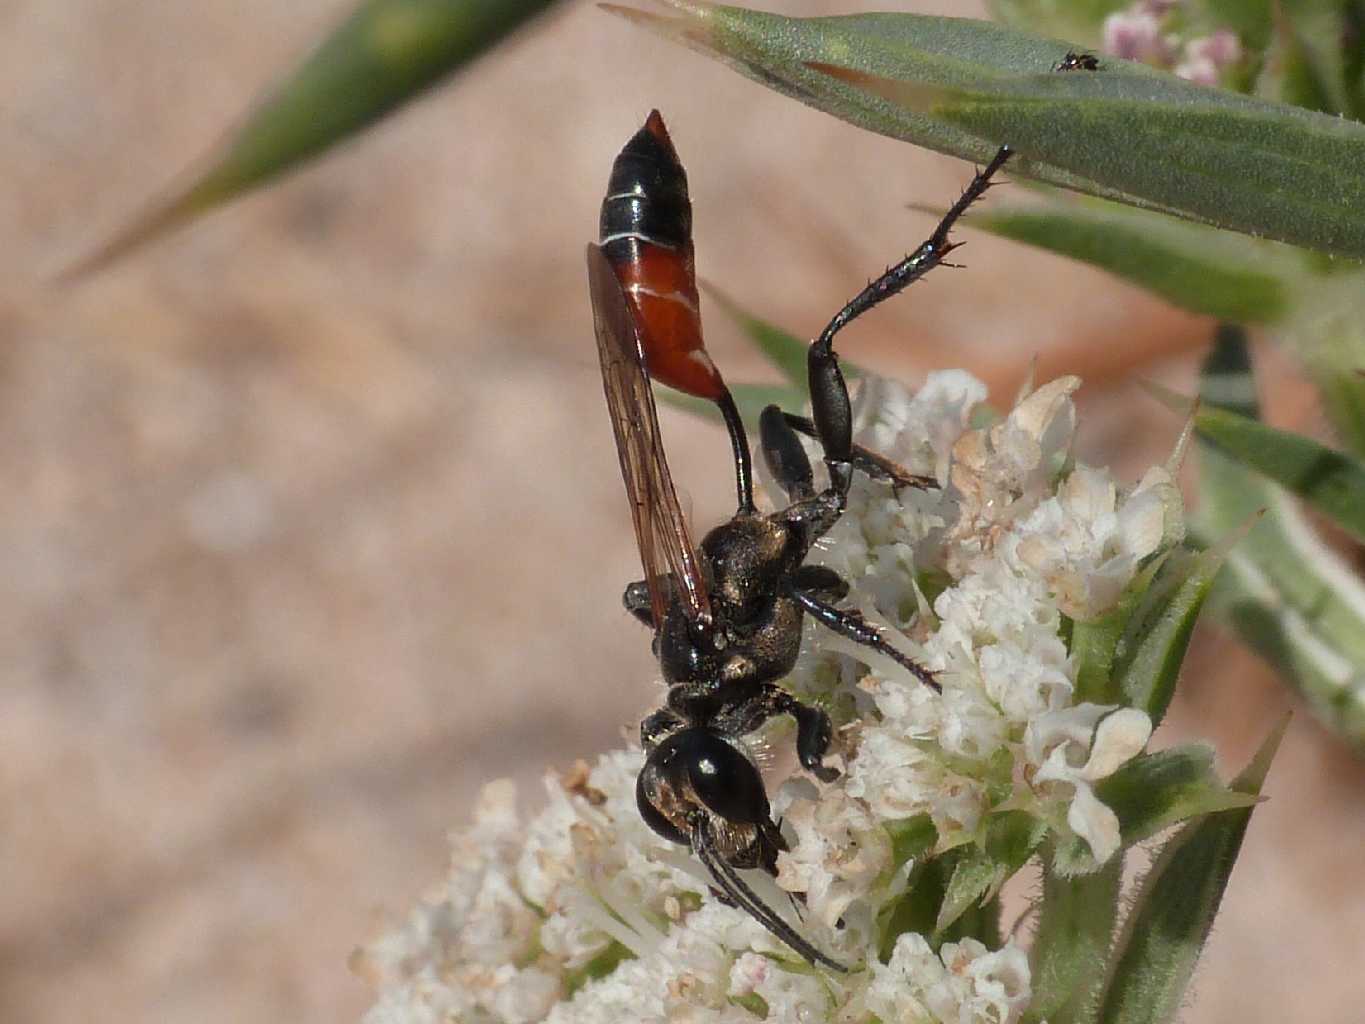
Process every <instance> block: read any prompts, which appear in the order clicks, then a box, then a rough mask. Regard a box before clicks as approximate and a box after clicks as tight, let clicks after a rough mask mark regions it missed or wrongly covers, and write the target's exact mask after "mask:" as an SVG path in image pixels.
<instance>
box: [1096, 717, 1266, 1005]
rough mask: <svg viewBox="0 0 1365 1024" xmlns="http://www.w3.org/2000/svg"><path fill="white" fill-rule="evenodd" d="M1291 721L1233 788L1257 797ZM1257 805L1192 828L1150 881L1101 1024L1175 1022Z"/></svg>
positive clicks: (1132, 919) (1125, 940)
mask: <svg viewBox="0 0 1365 1024" xmlns="http://www.w3.org/2000/svg"><path fill="white" fill-rule="evenodd" d="M1287 723H1288V720H1287V719H1286V720H1285V721H1284V722H1282V723H1281V724H1280V726H1279V727H1278V728H1277V729H1275V731H1274V732H1272V733H1271V735H1270V737H1269V738H1268V739H1267V740H1266V741H1265V743H1264V744H1262V746H1261V749H1260V751H1259V752H1258V753H1257V755H1256V757H1255V758H1254V759H1253V760H1252V762H1251V764H1250V765H1249V766H1248V767H1247V769H1246V770H1245V771H1244V772H1243V773H1242V774H1241V775H1240V776H1238V778H1237V779H1235V780H1234V781H1233V784H1232V788H1233V789H1234V790H1236V791H1237V792H1238V793H1241V794H1243V795H1244V796H1246V797H1247V798H1249V799H1251V800H1255V799H1256V798H1257V797H1258V796H1259V795H1260V791H1261V786H1262V784H1263V783H1264V781H1265V775H1266V771H1267V770H1268V768H1269V765H1270V761H1271V759H1272V758H1273V757H1274V753H1275V750H1276V748H1277V747H1278V746H1279V742H1280V740H1281V739H1282V738H1283V736H1284V729H1285V726H1286V725H1287ZM1252 809H1253V808H1252V807H1251V806H1246V807H1243V808H1239V809H1236V810H1231V811H1223V812H1221V813H1218V814H1212V815H1209V816H1207V817H1205V818H1203V819H1201V820H1199V821H1196V822H1194V823H1192V824H1191V825H1189V826H1187V827H1186V828H1185V829H1184V830H1182V831H1181V832H1180V833H1179V834H1178V835H1176V836H1175V837H1174V838H1173V839H1172V840H1171V841H1170V842H1169V843H1167V844H1166V846H1165V847H1164V848H1163V849H1162V851H1161V854H1160V856H1159V857H1158V858H1157V860H1156V862H1155V863H1154V864H1153V865H1152V869H1151V870H1150V871H1149V872H1148V873H1147V876H1146V877H1145V878H1144V879H1143V880H1142V884H1141V885H1140V887H1139V890H1138V894H1137V901H1136V904H1135V905H1134V907H1133V910H1132V912H1131V913H1130V914H1129V916H1128V919H1127V921H1126V922H1125V926H1124V934H1123V937H1122V939H1121V940H1120V943H1119V946H1118V950H1117V956H1116V959H1115V964H1114V970H1113V973H1112V974H1111V976H1110V979H1109V984H1108V986H1107V989H1106V991H1105V993H1104V996H1103V999H1102V1002H1101V1004H1100V1011H1099V1015H1098V1018H1097V1020H1098V1021H1099V1022H1100V1024H1166V1022H1168V1021H1171V1020H1173V1019H1175V1016H1176V1014H1177V1013H1178V1012H1179V1011H1180V1008H1181V1006H1182V1005H1183V1003H1184V1001H1185V998H1186V995H1185V990H1186V988H1187V987H1188V985H1189V981H1190V978H1191V976H1192V975H1193V973H1194V967H1195V964H1196V963H1197V961H1198V959H1199V955H1200V953H1201V952H1202V951H1203V948H1204V942H1205V940H1207V938H1208V935H1209V930H1210V929H1211V928H1212V927H1213V919H1214V917H1215V915H1216V914H1217V913H1218V907H1219V905H1220V903H1221V902H1222V899H1223V892H1224V891H1225V890H1226V888H1227V885H1228V880H1229V879H1230V877H1231V875H1232V868H1233V864H1234V863H1235V861H1236V859H1237V854H1238V852H1239V851H1240V849H1241V846H1242V839H1243V838H1244V837H1245V835H1246V830H1247V826H1248V825H1249V824H1250V822H1251V812H1252Z"/></svg>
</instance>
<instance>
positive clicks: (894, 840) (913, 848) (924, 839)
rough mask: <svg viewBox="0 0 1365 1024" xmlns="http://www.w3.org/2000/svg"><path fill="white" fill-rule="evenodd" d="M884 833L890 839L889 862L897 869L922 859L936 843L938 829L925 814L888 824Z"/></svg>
mask: <svg viewBox="0 0 1365 1024" xmlns="http://www.w3.org/2000/svg"><path fill="white" fill-rule="evenodd" d="M886 832H887V834H888V835H889V836H890V837H891V854H892V856H891V860H892V863H894V864H895V865H896V867H897V868H899V867H901V866H902V865H903V864H906V863H908V862H910V861H912V860H918V859H919V858H921V857H923V856H924V855H925V854H926V853H928V852H929V851H930V850H932V849H933V848H934V844H935V843H937V842H938V829H937V828H935V827H934V821H933V819H932V818H930V817H929V815H927V814H917V815H915V816H914V817H913V818H902V819H901V820H899V821H891V822H888V823H887V825H886Z"/></svg>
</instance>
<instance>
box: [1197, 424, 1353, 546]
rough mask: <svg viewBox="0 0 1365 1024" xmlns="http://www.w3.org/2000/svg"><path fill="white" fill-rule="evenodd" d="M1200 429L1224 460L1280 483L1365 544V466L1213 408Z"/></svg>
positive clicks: (1303, 439) (1306, 440) (1309, 441)
mask: <svg viewBox="0 0 1365 1024" xmlns="http://www.w3.org/2000/svg"><path fill="white" fill-rule="evenodd" d="M1195 424H1196V427H1197V428H1198V431H1199V436H1200V437H1201V438H1203V439H1204V440H1205V441H1208V442H1211V443H1212V444H1215V445H1217V446H1218V449H1219V450H1220V451H1221V452H1222V453H1223V454H1224V455H1227V456H1229V457H1231V458H1232V459H1234V460H1235V461H1237V462H1240V463H1241V464H1242V465H1244V466H1249V467H1250V468H1252V469H1254V470H1256V471H1257V472H1259V473H1262V474H1264V475H1265V476H1267V477H1269V478H1270V479H1271V480H1274V481H1275V482H1276V483H1277V484H1279V485H1280V486H1281V487H1283V488H1285V490H1287V491H1289V492H1290V493H1291V494H1296V495H1298V496H1299V497H1300V498H1302V499H1303V500H1304V501H1306V502H1308V504H1310V505H1312V506H1313V507H1314V508H1316V509H1317V510H1318V511H1319V512H1321V513H1322V514H1323V515H1325V516H1326V517H1327V518H1328V519H1330V520H1331V521H1332V522H1334V523H1336V524H1337V525H1338V526H1340V527H1341V528H1342V529H1344V530H1346V531H1348V532H1349V533H1351V534H1352V535H1353V536H1355V538H1356V539H1357V540H1361V541H1365V463H1361V462H1359V461H1358V460H1356V459H1354V458H1352V457H1351V456H1349V455H1347V454H1345V453H1344V452H1338V451H1333V450H1332V449H1331V448H1328V447H1326V446H1325V445H1321V444H1319V443H1318V442H1317V441H1314V440H1313V439H1312V438H1309V437H1304V436H1302V435H1301V434H1292V433H1290V432H1288V431H1285V430H1276V429H1275V428H1274V427H1267V426H1266V425H1265V424H1263V423H1258V422H1257V421H1256V420H1253V419H1248V418H1247V417H1245V416H1239V415H1237V414H1236V413H1234V412H1229V411H1228V410H1226V409H1218V408H1215V407H1213V406H1204V407H1202V408H1201V409H1200V410H1199V411H1198V412H1197V413H1196V414H1195Z"/></svg>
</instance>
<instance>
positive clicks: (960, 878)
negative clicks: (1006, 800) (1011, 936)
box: [934, 811, 1047, 934]
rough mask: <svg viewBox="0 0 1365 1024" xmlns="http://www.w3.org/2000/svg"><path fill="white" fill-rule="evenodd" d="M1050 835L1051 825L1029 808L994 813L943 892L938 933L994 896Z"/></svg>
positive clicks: (961, 860) (965, 852)
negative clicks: (1041, 819)
mask: <svg viewBox="0 0 1365 1024" xmlns="http://www.w3.org/2000/svg"><path fill="white" fill-rule="evenodd" d="M1046 835H1047V825H1046V824H1045V823H1044V822H1042V821H1039V820H1038V819H1037V818H1035V817H1034V816H1033V815H1031V814H1028V813H1026V812H1025V811H1005V812H1003V813H1001V814H995V815H991V817H990V818H989V819H988V820H987V822H986V834H985V836H984V837H983V839H982V841H981V843H980V844H979V845H973V846H967V847H963V849H962V855H961V857H960V858H959V859H958V861H957V864H956V865H955V866H954V868H953V874H952V878H951V879H949V881H948V887H947V890H946V891H945V893H944V895H943V903H942V904H941V906H940V907H939V912H938V917H937V919H936V920H935V921H934V931H935V933H938V934H941V933H943V932H946V931H947V930H948V929H949V928H951V927H952V926H953V925H954V924H956V923H957V922H958V920H959V919H960V918H961V917H962V915H963V914H965V913H967V911H968V910H970V909H971V908H972V907H973V906H982V905H984V904H985V903H987V902H989V901H990V900H992V899H994V898H995V896H996V894H998V893H999V892H1000V887H1001V886H1002V885H1004V884H1005V882H1006V880H1008V879H1009V877H1010V876H1011V875H1013V874H1014V873H1015V872H1016V871H1018V870H1019V869H1020V868H1021V867H1023V866H1024V863H1025V862H1026V861H1027V860H1028V859H1029V857H1031V856H1032V855H1033V851H1034V850H1036V849H1037V848H1038V844H1039V843H1041V842H1042V841H1043V837H1044V836H1046Z"/></svg>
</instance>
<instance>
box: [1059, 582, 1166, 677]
mask: <svg viewBox="0 0 1365 1024" xmlns="http://www.w3.org/2000/svg"><path fill="white" fill-rule="evenodd" d="M1164 562H1165V558H1164V557H1163V558H1160V559H1155V560H1153V561H1152V562H1151V563H1150V564H1148V565H1146V566H1144V567H1143V568H1142V570H1141V571H1140V572H1139V573H1138V574H1137V575H1136V576H1135V577H1133V581H1132V582H1131V583H1130V584H1128V588H1127V589H1126V590H1125V591H1124V592H1123V596H1122V597H1121V598H1119V603H1118V604H1117V605H1115V606H1114V607H1113V608H1112V609H1111V610H1110V611H1109V612H1107V613H1106V614H1104V615H1102V616H1100V617H1099V618H1098V619H1094V620H1092V621H1089V622H1080V621H1077V622H1073V623H1072V624H1071V646H1070V651H1071V656H1072V657H1073V658H1074V659H1075V661H1076V694H1075V702H1076V703H1077V704H1082V703H1087V702H1088V703H1091V704H1116V703H1118V702H1119V698H1120V693H1119V688H1118V680H1117V679H1116V678H1115V675H1114V663H1115V661H1116V660H1117V659H1118V657H1119V653H1120V652H1119V645H1120V642H1121V641H1122V639H1123V637H1124V635H1125V633H1127V631H1128V624H1129V621H1130V620H1131V619H1132V617H1133V614H1134V613H1135V612H1136V611H1137V610H1138V608H1139V607H1140V606H1141V603H1142V599H1143V598H1144V597H1145V596H1146V594H1147V590H1148V588H1149V587H1150V586H1151V585H1152V580H1153V578H1154V577H1155V576H1156V574H1157V572H1158V570H1160V568H1161V566H1162V564H1163V563H1164Z"/></svg>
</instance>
